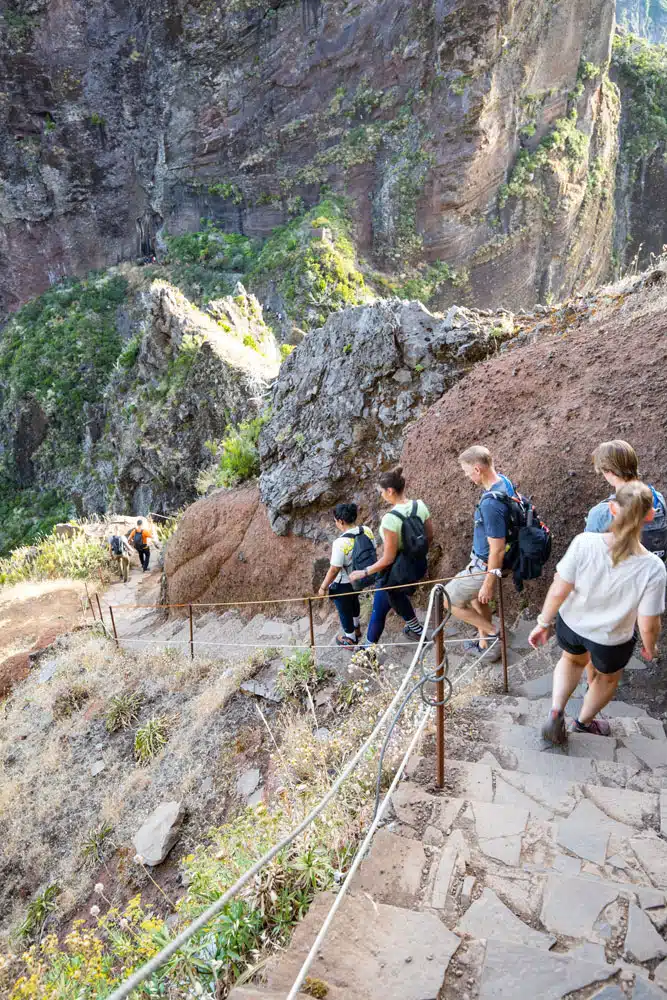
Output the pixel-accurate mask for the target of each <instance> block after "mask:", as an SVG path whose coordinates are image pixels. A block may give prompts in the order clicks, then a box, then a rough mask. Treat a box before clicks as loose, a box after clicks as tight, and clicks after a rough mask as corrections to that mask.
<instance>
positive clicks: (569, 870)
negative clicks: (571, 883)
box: [551, 854, 581, 875]
mask: <svg viewBox="0 0 667 1000" xmlns="http://www.w3.org/2000/svg"><path fill="white" fill-rule="evenodd" d="M551 867H552V868H553V870H554V871H555V872H560V873H561V875H579V874H580V872H581V861H579V859H578V858H571V857H570V855H569V854H557V855H556V856H555V857H554V859H553V862H552V865H551Z"/></svg>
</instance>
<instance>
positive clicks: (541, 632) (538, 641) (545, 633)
mask: <svg viewBox="0 0 667 1000" xmlns="http://www.w3.org/2000/svg"><path fill="white" fill-rule="evenodd" d="M573 590H574V584H573V583H569V582H568V581H567V580H564V579H563V578H562V577H561V576H559V574H558V573H556V574H555V575H554V579H553V583H552V584H551V586H550V587H549V590H548V592H547V596H546V598H545V600H544V604H543V605H542V610H541V612H540V613H539V615H538V616H537V625H536V626H535V628H534V629H533V631H532V632H531V633H530V635H529V636H528V642H529V643H530V645H531V646H533V648H534V649H537V647H538V646H543V645H544V643H545V642H546V641H547V639H548V637H549V631H550V629H551V627H552V625H553V623H554V621H555V618H556V615H557V614H558V611H559V609H560V608H561V606H562V605H563V603H564V602H565V601H566V600H567V598H568V597H569V596H570V594H571V593H572V591H573Z"/></svg>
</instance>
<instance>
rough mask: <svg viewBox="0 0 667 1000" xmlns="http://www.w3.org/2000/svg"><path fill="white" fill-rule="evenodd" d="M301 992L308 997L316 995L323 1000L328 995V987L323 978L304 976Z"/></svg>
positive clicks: (319, 999) (318, 999)
mask: <svg viewBox="0 0 667 1000" xmlns="http://www.w3.org/2000/svg"><path fill="white" fill-rule="evenodd" d="M301 992H302V993H305V994H306V996H308V997H316V998H317V1000H324V997H328V996H329V987H328V986H327V984H326V983H325V982H324V980H323V979H316V978H315V977H314V976H306V978H305V980H304V982H303V986H302V987H301Z"/></svg>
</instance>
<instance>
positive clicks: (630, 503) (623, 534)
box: [611, 482, 653, 566]
mask: <svg viewBox="0 0 667 1000" xmlns="http://www.w3.org/2000/svg"><path fill="white" fill-rule="evenodd" d="M612 502H613V501H612ZM615 502H616V514H615V515H614V520H613V522H612V525H611V532H612V534H613V536H614V538H613V541H612V543H611V561H612V563H613V564H614V566H618V564H619V563H620V562H623V560H624V559H627V558H628V556H631V555H632V554H633V553H634V551H635V550H636V548H637V546H638V545H639V544H641V534H642V528H643V526H644V518H645V517H646V515H647V514H648V512H649V511H650V510H651V509H652V507H653V494H652V493H651V491H650V489H649V488H648V486H646V485H645V484H644V483H640V482H635V483H626V484H625V486H621V488H620V489H619V490H617V491H616V501H615Z"/></svg>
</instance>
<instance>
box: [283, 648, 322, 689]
mask: <svg viewBox="0 0 667 1000" xmlns="http://www.w3.org/2000/svg"><path fill="white" fill-rule="evenodd" d="M323 677H324V670H323V669H322V667H318V666H317V665H316V663H315V661H314V659H313V654H312V653H311V652H310V650H305V651H304V652H302V653H295V654H294V656H290V657H288V658H287V659H286V660H285V661H284V665H283V666H282V667H281V669H280V671H279V673H278V678H277V681H276V683H277V685H278V688H279V690H280V692H281V694H283V695H284V697H290V696H297V695H301V694H302V693H304V692H305V691H306V690H308V689H310V687H311V686H312V685H314V684H317V683H318V681H321V680H322V678H323Z"/></svg>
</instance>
